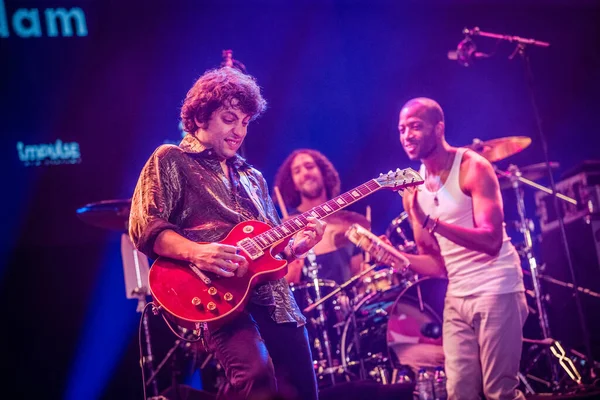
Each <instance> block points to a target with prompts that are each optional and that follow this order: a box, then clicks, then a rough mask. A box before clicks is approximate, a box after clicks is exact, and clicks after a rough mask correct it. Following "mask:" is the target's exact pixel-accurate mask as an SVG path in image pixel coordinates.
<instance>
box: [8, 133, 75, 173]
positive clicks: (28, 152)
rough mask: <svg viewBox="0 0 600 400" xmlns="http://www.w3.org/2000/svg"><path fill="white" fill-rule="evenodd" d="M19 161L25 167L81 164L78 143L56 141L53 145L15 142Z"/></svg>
mask: <svg viewBox="0 0 600 400" xmlns="http://www.w3.org/2000/svg"><path fill="white" fill-rule="evenodd" d="M17 150H18V152H19V159H20V160H21V162H23V164H25V166H27V167H37V166H40V165H59V164H78V163H80V162H81V153H80V152H79V143H77V142H71V143H63V141H62V140H60V139H57V140H56V142H55V143H50V144H46V143H42V144H28V145H26V144H23V142H17Z"/></svg>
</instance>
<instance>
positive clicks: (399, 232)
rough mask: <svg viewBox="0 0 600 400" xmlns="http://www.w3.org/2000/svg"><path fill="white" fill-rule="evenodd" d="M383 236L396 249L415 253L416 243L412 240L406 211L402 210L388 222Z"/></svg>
mask: <svg viewBox="0 0 600 400" xmlns="http://www.w3.org/2000/svg"><path fill="white" fill-rule="evenodd" d="M385 236H387V238H388V239H389V240H390V242H391V243H392V245H393V246H395V247H396V248H397V249H398V250H400V251H403V252H405V253H409V254H416V253H417V245H416V244H415V242H414V237H413V235H412V231H411V229H410V225H409V222H408V213H407V212H406V211H402V213H400V215H398V216H397V217H396V218H394V219H393V220H392V222H390V224H389V225H388V227H387V229H386V231H385ZM409 236H410V237H409Z"/></svg>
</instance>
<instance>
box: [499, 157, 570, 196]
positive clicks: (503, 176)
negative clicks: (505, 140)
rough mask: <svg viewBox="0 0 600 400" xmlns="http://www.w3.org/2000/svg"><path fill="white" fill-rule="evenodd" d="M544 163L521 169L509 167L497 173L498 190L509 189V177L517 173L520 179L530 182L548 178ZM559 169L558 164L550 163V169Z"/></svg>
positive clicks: (510, 185) (510, 184) (510, 183)
mask: <svg viewBox="0 0 600 400" xmlns="http://www.w3.org/2000/svg"><path fill="white" fill-rule="evenodd" d="M546 165H547V164H546V163H545V162H541V163H538V164H531V165H527V166H525V167H522V168H518V167H516V168H515V167H512V166H511V167H510V168H509V169H508V170H507V171H502V172H498V182H499V183H500V189H501V190H504V189H510V188H512V182H511V180H510V176H511V175H513V174H514V173H516V172H517V171H518V172H520V173H521V177H523V178H525V179H529V180H530V181H537V180H539V179H543V178H547V177H548V167H547V166H546ZM558 167H560V164H559V163H557V162H556V161H550V168H551V169H557V168H558Z"/></svg>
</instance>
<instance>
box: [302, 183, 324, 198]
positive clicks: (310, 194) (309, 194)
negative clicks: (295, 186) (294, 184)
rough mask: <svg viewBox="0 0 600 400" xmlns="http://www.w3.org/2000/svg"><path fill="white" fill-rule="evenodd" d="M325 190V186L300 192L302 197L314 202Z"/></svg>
mask: <svg viewBox="0 0 600 400" xmlns="http://www.w3.org/2000/svg"><path fill="white" fill-rule="evenodd" d="M323 190H325V188H324V187H323V185H319V186H316V187H315V188H313V189H310V190H306V189H300V190H299V192H300V196H302V197H305V198H307V199H310V200H313V199H316V198H319V197H321V195H322V194H323Z"/></svg>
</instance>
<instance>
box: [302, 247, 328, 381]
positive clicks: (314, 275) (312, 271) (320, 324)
mask: <svg viewBox="0 0 600 400" xmlns="http://www.w3.org/2000/svg"><path fill="white" fill-rule="evenodd" d="M316 257H317V256H316V255H315V252H314V251H313V250H310V251H309V252H308V255H307V257H306V258H307V260H308V263H309V265H308V268H307V270H308V276H309V277H310V279H311V280H312V282H313V287H314V288H315V299H316V300H317V301H319V300H321V287H320V286H319V272H318V271H319V265H318V264H317V258H316ZM317 314H318V316H317V319H316V323H315V325H316V328H317V332H318V336H320V339H321V340H319V343H318V345H316V346H315V347H316V348H317V351H318V352H319V360H318V361H322V359H323V350H325V358H326V361H327V367H326V368H325V369H324V372H323V373H324V374H326V375H329V377H330V379H331V384H332V385H335V377H334V368H333V357H332V355H331V341H330V340H329V334H328V332H327V319H326V317H325V310H324V307H323V304H319V305H318V306H317ZM316 339H317V340H318V339H319V338H316Z"/></svg>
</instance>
